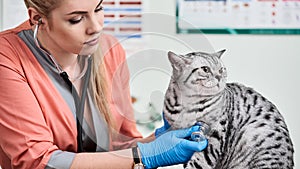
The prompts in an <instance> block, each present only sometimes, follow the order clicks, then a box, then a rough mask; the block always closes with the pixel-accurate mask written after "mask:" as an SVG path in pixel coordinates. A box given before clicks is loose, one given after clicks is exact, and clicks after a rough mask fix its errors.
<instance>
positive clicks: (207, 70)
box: [201, 66, 210, 73]
mask: <svg viewBox="0 0 300 169" xmlns="http://www.w3.org/2000/svg"><path fill="white" fill-rule="evenodd" d="M201 69H202V70H203V72H205V73H209V72H210V69H209V67H207V66H202V67H201Z"/></svg>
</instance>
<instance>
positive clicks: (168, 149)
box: [137, 126, 208, 168]
mask: <svg viewBox="0 0 300 169" xmlns="http://www.w3.org/2000/svg"><path fill="white" fill-rule="evenodd" d="M199 127H200V126H193V127H191V128H188V129H181V130H173V131H169V132H166V133H165V134H163V135H161V136H160V137H158V138H157V139H156V140H154V141H152V142H150V143H139V142H138V143H137V144H138V147H139V149H140V152H141V156H142V162H143V164H144V165H145V167H146V168H156V167H162V166H169V165H175V164H182V163H186V162H187V161H188V160H190V158H191V157H192V155H193V154H194V152H199V151H202V150H203V149H205V148H206V147H207V144H208V143H207V140H206V139H205V140H204V141H201V142H195V141H190V140H189V139H188V138H190V136H191V134H192V132H194V131H199Z"/></svg>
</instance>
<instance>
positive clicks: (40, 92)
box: [0, 0, 207, 169]
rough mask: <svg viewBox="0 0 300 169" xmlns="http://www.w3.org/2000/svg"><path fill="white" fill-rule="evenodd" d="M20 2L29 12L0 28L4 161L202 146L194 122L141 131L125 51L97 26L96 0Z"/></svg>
mask: <svg viewBox="0 0 300 169" xmlns="http://www.w3.org/2000/svg"><path fill="white" fill-rule="evenodd" d="M25 4H26V6H27V8H28V14H29V20H28V21H26V22H24V23H23V24H21V25H20V26H18V27H17V28H14V29H11V30H7V31H4V32H2V33H1V34H0V46H1V47H0V100H1V101H0V122H1V123H0V133H2V137H1V138H0V164H1V167H2V168H3V169H10V168H31V169H32V168H62V169H63V168H118V169H120V168H128V169H129V168H133V167H134V168H155V167H159V166H166V165H173V164H179V163H184V162H186V161H188V160H189V158H190V157H191V156H192V154H193V153H194V152H195V151H202V150H203V149H204V148H205V147H206V146H207V141H204V142H193V141H189V140H188V139H186V138H188V137H189V136H190V135H191V133H192V132H193V131H196V130H199V126H193V127H191V128H188V129H184V130H175V131H169V132H168V131H167V130H166V126H163V127H162V128H160V129H159V130H157V133H156V135H157V138H156V139H155V136H150V137H148V138H145V139H142V138H141V134H140V133H139V132H138V131H137V129H136V126H135V122H134V120H133V110H132V107H131V103H130V95H129V87H128V78H129V73H128V68H127V66H126V62H125V54H124V51H123V49H122V47H121V46H120V44H118V43H117V41H116V40H115V39H114V38H112V37H110V36H107V35H104V34H101V30H102V28H103V17H104V14H103V10H102V0H89V1H84V2H82V1H81V0H25ZM99 44H100V47H99ZM97 49H98V50H97ZM95 52H96V54H95V55H94V56H91V55H92V54H93V53H95ZM100 55H101V57H100ZM158 135H159V137H158ZM146 142H148V143H146ZM131 147H133V148H131ZM92 152H93V153H92ZM95 152H97V153H95Z"/></svg>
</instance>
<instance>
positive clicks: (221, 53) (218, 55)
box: [216, 49, 226, 59]
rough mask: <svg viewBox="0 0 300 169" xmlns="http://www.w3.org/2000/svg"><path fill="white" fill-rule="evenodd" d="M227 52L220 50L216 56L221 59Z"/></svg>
mask: <svg viewBox="0 0 300 169" xmlns="http://www.w3.org/2000/svg"><path fill="white" fill-rule="evenodd" d="M225 51H226V49H223V50H220V51H219V52H217V53H216V56H217V57H218V58H219V59H220V58H221V56H222V55H223V53H224V52H225Z"/></svg>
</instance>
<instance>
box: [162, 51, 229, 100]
mask: <svg viewBox="0 0 300 169" xmlns="http://www.w3.org/2000/svg"><path fill="white" fill-rule="evenodd" d="M224 52H225V50H221V51H219V52H216V53H204V52H193V53H188V54H185V55H177V54H175V53H173V52H171V51H170V52H168V57H169V60H170V62H171V64H172V67H173V74H172V79H171V81H173V82H175V83H176V84H177V85H178V87H179V88H180V89H181V90H183V91H184V92H185V93H186V94H190V95H195V94H196V95H200V96H213V95H216V94H218V93H220V92H221V91H223V89H224V88H225V86H226V78H227V72H226V68H225V67H224V64H223V62H222V60H221V56H222V54H223V53H224Z"/></svg>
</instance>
